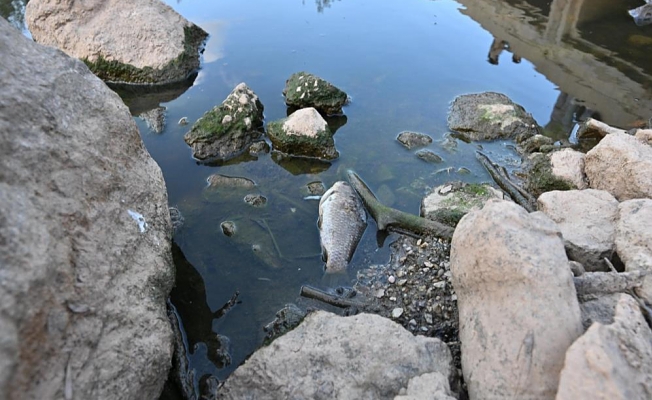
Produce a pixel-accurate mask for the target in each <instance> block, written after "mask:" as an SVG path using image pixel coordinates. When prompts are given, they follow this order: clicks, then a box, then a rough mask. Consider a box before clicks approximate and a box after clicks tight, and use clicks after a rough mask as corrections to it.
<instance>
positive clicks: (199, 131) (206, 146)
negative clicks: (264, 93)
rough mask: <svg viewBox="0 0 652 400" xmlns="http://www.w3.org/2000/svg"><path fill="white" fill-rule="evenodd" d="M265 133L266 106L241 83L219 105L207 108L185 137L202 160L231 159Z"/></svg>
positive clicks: (193, 153)
mask: <svg viewBox="0 0 652 400" xmlns="http://www.w3.org/2000/svg"><path fill="white" fill-rule="evenodd" d="M262 134H263V105H262V103H261V102H260V100H259V99H258V96H256V94H255V93H254V92H253V91H252V90H251V89H249V87H248V86H247V85H246V84H244V83H240V84H239V85H238V86H236V87H235V88H234V89H233V91H232V92H231V93H230V94H229V95H228V96H227V98H226V99H225V100H224V101H223V102H222V104H220V105H219V106H216V107H214V108H213V109H212V110H210V111H207V112H206V113H205V114H204V115H203V116H202V117H201V118H200V119H199V120H198V121H197V122H195V124H194V125H193V126H192V128H191V129H190V132H188V133H186V134H185V135H184V137H183V139H184V140H185V141H186V143H187V144H188V145H189V146H190V147H191V148H192V155H193V157H195V158H197V159H199V160H205V159H208V158H210V159H228V158H233V157H235V156H236V155H238V154H240V153H241V152H243V151H244V150H245V149H246V148H247V147H248V146H249V145H251V144H252V143H253V142H254V141H255V140H256V139H259V138H260V137H261V136H262Z"/></svg>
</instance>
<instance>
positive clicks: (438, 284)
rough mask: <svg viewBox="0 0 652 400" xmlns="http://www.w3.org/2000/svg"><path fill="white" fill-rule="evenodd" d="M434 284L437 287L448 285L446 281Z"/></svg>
mask: <svg viewBox="0 0 652 400" xmlns="http://www.w3.org/2000/svg"><path fill="white" fill-rule="evenodd" d="M432 286H433V287H435V288H437V289H443V288H445V287H446V282H445V281H441V282H437V283H434V284H433V285H432Z"/></svg>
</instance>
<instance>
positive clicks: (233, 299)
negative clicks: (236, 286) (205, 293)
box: [213, 291, 240, 319]
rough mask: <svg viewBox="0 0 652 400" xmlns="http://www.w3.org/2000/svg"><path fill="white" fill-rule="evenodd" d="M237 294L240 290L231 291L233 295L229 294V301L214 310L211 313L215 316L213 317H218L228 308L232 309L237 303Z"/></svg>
mask: <svg viewBox="0 0 652 400" xmlns="http://www.w3.org/2000/svg"><path fill="white" fill-rule="evenodd" d="M239 295H240V292H238V291H236V292H235V293H233V296H231V298H230V299H229V301H227V302H226V304H224V305H223V306H222V307H220V309H219V310H217V311H215V312H214V313H213V318H215V319H217V318H220V317H222V316H223V315H224V314H226V313H227V312H228V311H229V310H230V309H232V308H233V306H234V305H236V304H237V302H238V296H239Z"/></svg>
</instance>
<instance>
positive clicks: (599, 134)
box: [577, 118, 627, 138]
mask: <svg viewBox="0 0 652 400" xmlns="http://www.w3.org/2000/svg"><path fill="white" fill-rule="evenodd" d="M611 133H627V131H624V130H622V129H618V128H614V127H612V126H610V125H607V124H605V123H604V122H601V121H598V120H595V119H593V118H588V119H587V120H586V121H584V122H582V124H580V128H579V129H578V130H577V137H578V138H603V137H605V136H607V135H609V134H611Z"/></svg>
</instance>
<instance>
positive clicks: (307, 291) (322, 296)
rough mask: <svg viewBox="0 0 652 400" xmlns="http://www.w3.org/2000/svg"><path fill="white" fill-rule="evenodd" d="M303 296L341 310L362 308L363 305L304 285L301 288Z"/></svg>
mask: <svg viewBox="0 0 652 400" xmlns="http://www.w3.org/2000/svg"><path fill="white" fill-rule="evenodd" d="M301 296H303V297H307V298H309V299H315V300H319V301H321V302H322V303H326V304H330V305H332V306H335V307H339V308H349V307H362V306H364V304H363V303H360V302H357V301H352V300H348V299H344V298H342V297H340V296H337V295H334V294H330V293H326V292H324V291H323V290H320V289H317V288H316V287H313V286H308V285H304V286H301Z"/></svg>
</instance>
